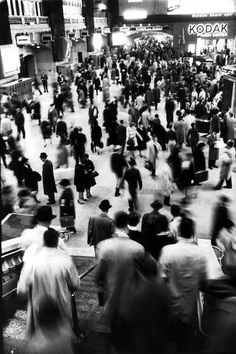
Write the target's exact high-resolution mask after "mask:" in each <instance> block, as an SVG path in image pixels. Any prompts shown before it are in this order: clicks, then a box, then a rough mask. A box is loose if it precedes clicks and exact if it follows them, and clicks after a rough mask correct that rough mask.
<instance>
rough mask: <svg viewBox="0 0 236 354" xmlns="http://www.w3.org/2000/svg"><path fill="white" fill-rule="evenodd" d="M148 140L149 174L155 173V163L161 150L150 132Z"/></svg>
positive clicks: (153, 174)
mask: <svg viewBox="0 0 236 354" xmlns="http://www.w3.org/2000/svg"><path fill="white" fill-rule="evenodd" d="M149 137H150V140H149V141H148V142H147V160H148V161H149V162H150V163H151V175H152V176H155V175H156V165H157V161H158V160H159V157H160V152H161V150H162V148H161V145H160V144H159V143H158V141H157V137H156V136H155V135H151V134H150V136H149Z"/></svg>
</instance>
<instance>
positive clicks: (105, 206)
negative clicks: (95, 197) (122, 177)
mask: <svg viewBox="0 0 236 354" xmlns="http://www.w3.org/2000/svg"><path fill="white" fill-rule="evenodd" d="M111 207H112V206H111V204H110V202H109V200H107V199H104V200H102V201H101V203H100V204H99V208H100V209H101V210H108V209H110V208H111Z"/></svg>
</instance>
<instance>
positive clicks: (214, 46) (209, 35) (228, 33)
mask: <svg viewBox="0 0 236 354" xmlns="http://www.w3.org/2000/svg"><path fill="white" fill-rule="evenodd" d="M173 32H174V46H175V47H176V48H178V49H179V52H180V53H186V52H187V53H190V52H191V53H192V54H196V55H201V54H209V55H210V56H211V57H212V59H213V60H214V61H215V60H216V55H217V53H222V54H227V53H234V54H235V53H236V21H235V19H233V18H232V19H229V20H228V19H226V20H225V21H224V20H219V21H217V20H214V21H213V20H210V19H199V20H198V21H196V20H193V21H189V22H181V23H175V24H174V31H173Z"/></svg>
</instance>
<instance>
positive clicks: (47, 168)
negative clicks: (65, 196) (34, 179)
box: [42, 160, 57, 195]
mask: <svg viewBox="0 0 236 354" xmlns="http://www.w3.org/2000/svg"><path fill="white" fill-rule="evenodd" d="M42 177H43V191H44V194H46V195H49V194H51V193H56V192H57V188H56V183H55V179H54V173H53V166H52V163H51V161H49V160H46V161H45V162H44V164H43V172H42Z"/></svg>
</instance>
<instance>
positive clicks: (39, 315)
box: [25, 295, 76, 354]
mask: <svg viewBox="0 0 236 354" xmlns="http://www.w3.org/2000/svg"><path fill="white" fill-rule="evenodd" d="M35 316H36V323H38V327H37V329H36V330H35V333H34V334H33V335H32V336H31V338H29V340H28V342H27V346H26V348H25V351H26V354H36V353H41V354H46V353H50V354H74V349H73V348H74V346H75V342H76V338H75V336H74V334H73V332H72V329H71V328H70V327H69V326H65V323H63V318H62V316H61V313H60V308H59V306H58V304H57V302H56V301H55V299H53V298H52V297H51V296H48V295H42V296H41V298H39V300H38V305H37V309H35Z"/></svg>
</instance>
